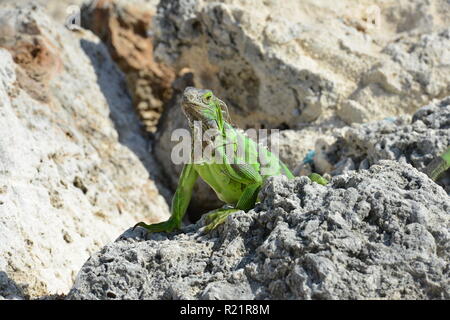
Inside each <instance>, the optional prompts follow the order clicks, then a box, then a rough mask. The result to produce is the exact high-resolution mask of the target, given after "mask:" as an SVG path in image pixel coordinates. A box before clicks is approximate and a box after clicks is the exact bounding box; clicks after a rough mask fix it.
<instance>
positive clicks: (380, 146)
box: [318, 97, 450, 193]
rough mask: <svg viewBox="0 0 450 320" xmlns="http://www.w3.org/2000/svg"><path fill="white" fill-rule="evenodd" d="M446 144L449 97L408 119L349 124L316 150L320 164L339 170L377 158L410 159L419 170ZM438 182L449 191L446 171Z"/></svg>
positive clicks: (365, 164) (449, 129) (363, 165)
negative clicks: (321, 151) (322, 147)
mask: <svg viewBox="0 0 450 320" xmlns="http://www.w3.org/2000/svg"><path fill="white" fill-rule="evenodd" d="M449 145H450V97H447V98H445V99H443V100H440V101H435V102H433V103H431V104H429V105H427V106H425V107H423V108H420V109H419V110H418V111H417V112H416V113H415V114H414V115H413V117H412V119H410V118H409V117H398V118H391V119H385V120H382V121H375V122H370V123H366V124H358V125H353V126H352V127H349V128H346V130H342V133H341V134H340V135H339V136H338V137H337V140H336V142H335V143H334V144H332V145H331V146H329V147H328V148H326V149H325V151H324V152H323V154H322V155H319V154H318V157H319V158H321V160H322V162H319V164H321V165H322V167H323V168H325V169H328V170H330V171H331V170H333V171H332V172H331V173H332V174H340V173H342V172H343V171H345V170H355V169H358V168H363V169H364V168H367V167H368V166H370V165H371V164H373V163H376V162H377V161H379V160H381V159H389V160H396V161H399V162H400V163H410V164H412V165H413V166H414V167H415V168H417V169H418V170H421V171H423V170H424V169H425V167H426V166H427V165H428V164H429V163H430V162H431V160H433V158H434V157H436V156H438V155H440V154H442V153H443V152H444V151H445V150H446V149H447V147H448V146H449ZM440 183H441V184H442V185H443V186H444V187H445V188H446V189H447V192H449V193H450V174H449V173H447V175H446V176H444V177H443V179H442V181H440Z"/></svg>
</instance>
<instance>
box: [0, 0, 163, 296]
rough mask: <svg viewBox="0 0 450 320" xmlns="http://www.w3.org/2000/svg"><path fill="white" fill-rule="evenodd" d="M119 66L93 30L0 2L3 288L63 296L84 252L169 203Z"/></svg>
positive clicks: (10, 292)
mask: <svg viewBox="0 0 450 320" xmlns="http://www.w3.org/2000/svg"><path fill="white" fill-rule="evenodd" d="M147 149H148V147H147V142H146V140H145V138H144V136H143V135H142V130H141V128H140V126H139V119H138V117H137V116H136V115H135V113H134V111H133V106H132V103H131V99H130V97H129V95H128V93H127V91H126V89H125V84H124V80H123V75H122V74H121V73H120V71H118V69H117V68H116V67H115V65H114V63H113V61H112V60H111V58H110V57H109V55H108V52H107V49H106V48H105V47H104V46H103V45H102V44H101V43H100V41H99V39H98V38H97V37H95V36H94V35H93V34H92V33H90V32H88V31H82V30H80V31H77V32H71V31H69V30H67V29H65V28H64V27H63V24H58V23H54V22H52V20H50V19H49V18H48V17H47V16H46V15H45V14H43V12H42V11H41V10H40V9H39V8H38V7H35V6H26V7H22V8H20V9H19V8H15V9H14V8H10V7H8V6H3V5H2V8H1V10H0V296H4V297H7V298H8V297H11V296H12V297H14V296H21V295H22V296H30V297H36V296H42V295H47V294H54V293H66V292H67V291H68V289H69V288H70V287H71V286H72V283H73V279H74V277H75V275H76V272H77V271H78V270H79V268H80V267H81V266H82V264H83V263H84V262H85V261H86V259H87V258H88V257H89V256H90V255H91V254H93V253H94V252H96V251H97V250H99V249H100V248H101V247H103V246H104V245H105V244H106V243H107V242H109V241H111V240H113V239H115V238H116V237H117V236H118V235H120V234H121V233H122V232H123V230H124V229H125V228H127V227H130V226H132V225H133V224H135V223H136V222H137V221H140V220H147V221H149V222H150V221H153V222H157V221H160V220H165V219H166V218H167V216H168V208H167V205H166V203H165V201H164V199H163V198H162V197H161V196H160V195H159V192H158V190H157V188H156V187H155V185H154V183H153V181H152V180H150V179H149V172H150V173H151V172H152V170H153V160H152V158H151V157H150V154H149V153H148V150H147Z"/></svg>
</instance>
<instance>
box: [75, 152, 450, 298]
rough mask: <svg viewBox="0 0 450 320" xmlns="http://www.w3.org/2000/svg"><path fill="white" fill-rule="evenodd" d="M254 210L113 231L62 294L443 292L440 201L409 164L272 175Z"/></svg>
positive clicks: (445, 234) (445, 214) (449, 207)
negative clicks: (179, 226)
mask: <svg viewBox="0 0 450 320" xmlns="http://www.w3.org/2000/svg"><path fill="white" fill-rule="evenodd" d="M260 196H261V198H262V201H261V203H260V204H258V205H257V206H256V208H255V209H253V210H251V211H249V212H247V213H244V212H238V213H235V214H233V215H231V216H229V217H228V219H227V221H226V222H225V223H224V225H222V226H220V227H219V228H218V229H216V230H215V231H213V232H212V233H209V234H206V235H203V234H201V230H202V228H201V227H202V226H203V224H202V222H199V223H197V224H196V225H191V226H188V227H186V228H184V229H183V230H182V232H181V233H176V234H170V235H166V234H153V235H151V236H150V238H149V240H144V239H143V236H142V234H141V233H140V232H138V231H135V232H134V233H133V232H131V231H128V232H126V233H125V234H123V235H122V236H121V237H120V238H119V239H118V240H117V241H116V242H115V243H113V244H109V245H107V246H106V247H105V248H103V249H102V250H101V251H100V252H99V253H97V254H95V255H93V256H92V257H91V258H90V259H89V260H88V261H87V262H86V264H85V265H84V266H83V268H82V269H81V271H80V273H79V275H78V277H77V280H76V282H75V285H74V287H73V288H72V290H71V291H70V293H69V296H68V298H69V299H265V298H268V299H367V298H382V299H449V298H450V287H449V283H448V278H449V270H448V261H449V259H450V250H449V245H450V234H449V227H450V220H449V212H450V199H449V197H448V196H447V194H446V193H445V192H444V190H443V189H442V188H441V187H439V186H438V185H436V184H435V183H434V182H432V181H431V180H429V179H428V177H427V176H426V175H424V174H422V173H420V172H419V171H417V170H416V169H414V168H413V167H412V166H410V165H408V164H399V163H397V162H394V161H388V160H383V161H380V163H379V164H377V165H373V166H372V167H371V168H370V169H369V170H362V171H359V172H356V171H352V172H349V173H346V174H344V175H341V176H338V177H334V178H333V180H332V181H331V183H330V184H329V185H327V186H321V185H318V184H316V183H312V182H311V181H310V180H309V179H308V178H306V177H300V178H296V179H295V180H287V179H286V178H285V177H272V178H270V180H269V181H268V182H267V183H266V184H265V187H264V188H263V190H262V191H261V193H260Z"/></svg>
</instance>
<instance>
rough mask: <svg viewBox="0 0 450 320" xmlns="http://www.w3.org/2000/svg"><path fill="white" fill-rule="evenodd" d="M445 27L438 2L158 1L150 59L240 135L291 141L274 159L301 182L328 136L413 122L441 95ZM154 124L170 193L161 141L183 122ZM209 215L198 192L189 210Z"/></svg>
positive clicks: (446, 58)
mask: <svg viewBox="0 0 450 320" xmlns="http://www.w3.org/2000/svg"><path fill="white" fill-rule="evenodd" d="M377 12H378V13H379V15H377ZM448 21H450V4H449V2H448V1H440V0H435V1H426V2H424V1H420V0H415V1H409V0H408V1H406V0H405V1H404V0H401V1H397V0H396V1H394V0H392V1H391V0H389V1H384V0H383V1H381V0H380V1H365V0H364V1H358V3H355V1H353V0H345V1H328V0H326V1H315V0H305V1H297V0H288V1H281V2H280V1H271V0H268V1H242V0H227V1H213V0H174V1H172V0H163V1H161V2H160V4H159V7H158V16H157V18H156V21H155V22H156V25H155V30H156V34H155V57H156V58H160V59H162V60H163V61H165V62H166V63H169V64H173V66H174V68H175V69H176V70H177V71H178V70H186V69H187V70H189V71H190V72H192V75H193V79H192V81H193V84H194V85H195V86H197V87H204V88H209V89H212V90H213V91H214V93H215V94H216V95H217V96H219V97H220V98H221V99H223V100H224V101H226V102H227V104H228V106H229V109H230V112H231V118H232V119H233V122H234V123H235V124H236V125H237V126H238V127H240V128H243V129H246V128H258V127H265V128H280V129H287V128H290V129H301V131H290V132H288V133H286V134H284V135H282V136H281V138H282V139H281V141H280V143H281V147H282V148H281V150H280V151H281V154H280V155H281V158H282V159H284V160H285V161H286V162H287V163H288V165H289V167H290V169H291V170H294V171H296V173H307V171H308V170H309V171H310V170H311V169H307V170H296V167H298V165H299V161H301V160H302V159H303V157H304V156H305V154H306V153H307V152H308V151H309V150H315V151H316V153H317V155H318V156H319V154H320V151H321V149H322V146H323V145H324V144H327V143H330V141H332V139H333V138H332V135H331V134H330V129H331V128H333V127H334V128H336V127H343V125H345V122H346V123H353V122H367V121H373V120H376V119H383V118H385V117H388V116H393V115H394V116H395V115H399V114H405V113H410V114H411V113H413V112H415V111H416V110H417V109H418V108H419V107H422V106H423V105H425V104H427V103H429V102H430V101H431V100H432V99H433V98H443V97H445V96H446V95H449V94H450V86H449V81H448V79H450V29H449V28H448V27H449V26H448ZM173 101H177V98H174V99H173ZM313 120H315V121H313ZM310 121H313V122H312V124H311V125H310V126H308V125H306V122H310ZM344 121H345V122H344ZM160 122H161V125H160V130H159V132H158V133H157V135H156V144H155V149H154V150H155V154H156V157H157V158H158V160H159V162H160V163H161V164H162V165H163V167H164V170H165V172H166V175H167V176H168V178H169V179H168V180H169V181H170V182H171V187H172V188H174V187H175V185H176V182H177V180H178V176H179V173H180V172H181V167H179V166H175V165H174V164H173V163H172V161H171V158H170V156H171V151H172V148H173V146H174V145H175V144H176V143H177V142H176V141H175V142H174V141H171V139H170V138H171V134H172V132H173V130H174V129H177V128H180V127H184V128H187V122H186V121H185V119H184V116H183V114H182V113H181V110H180V108H179V105H175V106H172V107H167V108H166V110H165V111H164V115H163V117H162V119H161V121H160ZM305 128H306V129H305ZM320 140H325V141H320ZM294 144H295V145H296V146H293V145H294ZM283 146H288V147H287V148H284V147H283ZM296 149H297V150H296ZM289 155H292V157H291V156H289ZM319 162H320V161H319ZM316 163H318V161H316V162H315V164H316ZM313 169H315V168H313ZM317 169H330V166H327V162H326V161H321V163H318V166H317ZM331 170H332V168H331ZM218 204H219V202H218V200H217V199H216V197H215V195H214V194H213V193H212V192H211V191H210V189H209V188H208V187H207V186H205V185H202V184H198V185H197V186H196V192H194V196H193V200H192V205H193V206H194V207H195V210H198V209H202V210H208V209H210V208H214V207H217V205H218ZM195 210H194V211H195Z"/></svg>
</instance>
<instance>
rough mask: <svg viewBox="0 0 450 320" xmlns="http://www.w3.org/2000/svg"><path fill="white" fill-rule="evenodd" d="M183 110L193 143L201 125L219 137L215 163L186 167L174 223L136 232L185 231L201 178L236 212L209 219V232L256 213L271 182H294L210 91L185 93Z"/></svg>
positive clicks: (214, 213) (171, 220) (177, 193)
mask: <svg viewBox="0 0 450 320" xmlns="http://www.w3.org/2000/svg"><path fill="white" fill-rule="evenodd" d="M181 107H182V110H183V112H184V114H185V115H186V117H187V119H188V122H189V127H190V129H191V135H192V137H194V136H195V134H194V131H195V127H194V123H195V122H197V123H201V127H202V131H204V132H206V131H207V130H210V131H211V130H213V131H216V132H217V135H216V137H215V140H214V141H213V142H214V148H213V151H212V156H213V158H212V159H206V160H204V161H200V162H194V161H190V163H186V164H184V167H183V170H182V172H181V175H180V178H179V181H178V187H177V189H176V191H175V195H174V197H173V199H172V206H171V217H170V218H169V220H167V221H165V222H161V223H156V224H152V225H147V224H145V223H144V222H140V223H138V224H136V225H135V226H134V228H136V227H137V226H140V227H143V228H145V229H147V230H148V231H149V232H162V231H167V232H171V231H173V230H174V229H178V228H180V227H181V221H182V219H183V216H184V214H185V212H186V209H187V207H188V205H189V202H190V200H191V196H192V190H193V187H194V184H195V181H196V180H197V178H198V177H199V176H200V177H201V178H202V179H203V180H204V181H205V182H206V183H207V184H208V185H209V186H210V187H211V188H212V189H213V190H214V191H215V192H216V194H217V196H218V198H219V199H220V200H221V201H223V202H225V203H227V204H230V205H232V206H233V208H232V209H223V208H222V209H217V210H214V211H212V212H211V213H209V214H208V216H207V218H206V223H208V225H207V226H206V228H205V230H206V231H209V230H212V229H214V228H215V227H217V226H218V225H219V224H221V223H223V222H224V221H225V219H226V217H227V216H228V215H229V214H231V213H233V212H236V211H239V210H244V211H248V210H250V209H252V208H253V207H254V206H255V203H256V201H257V197H258V192H259V190H260V188H261V186H262V184H263V183H264V181H265V180H266V179H267V178H268V177H269V176H274V175H285V176H287V177H288V178H289V179H292V178H294V176H293V174H292V173H291V172H290V171H289V169H288V168H287V167H286V165H285V164H284V163H283V162H281V161H280V160H279V159H278V157H277V156H275V155H274V154H272V153H270V152H269V151H268V150H267V149H264V148H261V146H259V145H258V144H257V143H256V142H254V141H253V140H252V139H250V138H249V137H247V136H245V135H244V134H243V133H241V132H239V131H238V130H236V129H235V128H234V127H233V126H232V125H231V124H230V117H229V114H228V109H227V106H226V104H225V103H224V102H223V101H221V100H220V99H218V98H217V97H216V96H214V94H213V93H212V92H211V91H210V90H202V89H196V88H193V87H187V88H186V89H185V91H184V93H183V99H182V103H181ZM230 145H232V148H231V152H229V151H228V150H230V148H229V147H228V148H227V146H230ZM239 147H240V148H242V149H239ZM206 148H207V145H206V144H205V143H202V149H203V150H204V149H206ZM249 159H250V160H249ZM261 159H264V162H265V167H269V168H270V170H269V171H270V172H269V173H262V170H261V161H260V160H261ZM310 179H311V180H313V181H315V182H317V183H320V184H326V183H328V181H327V180H326V179H325V178H323V177H321V176H320V175H318V174H311V175H310Z"/></svg>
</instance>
